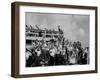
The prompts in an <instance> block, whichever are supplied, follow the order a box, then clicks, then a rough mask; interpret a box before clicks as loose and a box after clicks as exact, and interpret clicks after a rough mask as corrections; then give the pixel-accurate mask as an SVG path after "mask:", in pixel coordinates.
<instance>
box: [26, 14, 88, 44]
mask: <svg viewBox="0 0 100 80" xmlns="http://www.w3.org/2000/svg"><path fill="white" fill-rule="evenodd" d="M25 18H26V20H25V24H26V25H28V26H30V25H32V26H33V27H34V28H35V25H38V26H39V28H41V29H44V28H47V29H55V30H58V27H57V26H58V25H60V28H61V29H62V30H63V31H64V37H65V38H66V39H69V40H71V41H80V42H81V43H82V45H83V46H89V16H88V15H77V14H76V15H75V14H74V15H73V14H65V15H64V14H47V13H29V12H27V13H26V14H25Z"/></svg>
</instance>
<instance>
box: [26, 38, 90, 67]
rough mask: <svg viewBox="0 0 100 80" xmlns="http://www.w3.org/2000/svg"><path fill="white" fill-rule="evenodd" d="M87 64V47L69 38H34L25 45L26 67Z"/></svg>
mask: <svg viewBox="0 0 100 80" xmlns="http://www.w3.org/2000/svg"><path fill="white" fill-rule="evenodd" d="M85 64H89V47H84V48H83V46H82V44H81V42H79V41H77V42H70V41H69V40H64V39H63V40H57V41H55V40H54V39H52V40H49V41H45V40H42V41H39V40H35V41H34V42H32V45H31V47H30V48H27V47H26V67H35V66H56V65H85Z"/></svg>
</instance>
